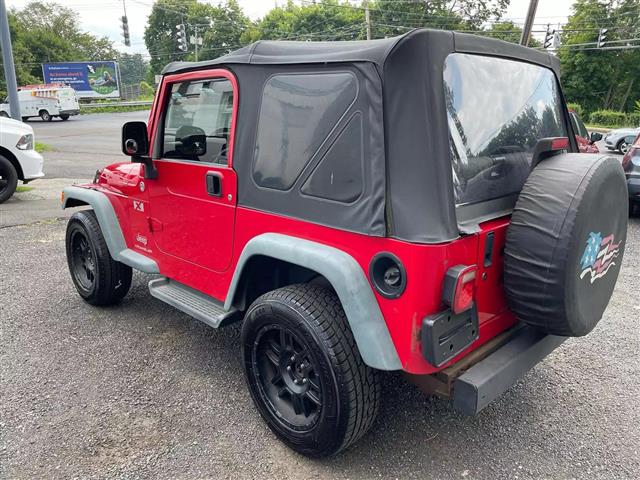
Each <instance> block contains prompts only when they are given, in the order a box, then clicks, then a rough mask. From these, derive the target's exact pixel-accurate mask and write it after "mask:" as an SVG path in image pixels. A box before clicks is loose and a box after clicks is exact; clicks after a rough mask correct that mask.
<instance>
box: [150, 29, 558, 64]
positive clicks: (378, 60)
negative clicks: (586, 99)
mask: <svg viewBox="0 0 640 480" xmlns="http://www.w3.org/2000/svg"><path fill="white" fill-rule="evenodd" d="M443 33H444V34H445V35H446V36H451V37H452V38H453V43H454V45H455V46H456V47H459V48H460V49H462V50H465V51H469V53H471V51H476V52H477V53H484V54H494V55H497V56H504V57H513V58H519V59H521V60H525V61H529V62H531V63H538V64H541V65H544V66H548V67H549V66H552V61H553V60H554V59H555V57H553V56H551V55H549V54H547V53H545V52H541V51H536V50H532V49H530V48H526V47H522V46H520V45H516V44H514V43H509V42H504V41H502V40H495V39H492V38H486V37H480V36H476V35H469V34H465V33H456V32H451V31H443V30H430V29H424V28H422V29H414V30H411V31H409V32H407V33H405V34H403V35H399V36H397V37H390V38H382V39H377V40H356V41H351V40H350V41H334V42H300V41H283V40H259V41H257V42H254V43H252V44H250V45H247V46H245V47H242V48H240V49H238V50H235V51H233V52H231V53H229V54H227V55H224V56H222V57H218V58H215V59H213V60H203V61H201V62H172V63H170V64H168V65H167V66H166V67H165V68H164V69H163V70H162V73H163V74H169V73H176V72H184V71H189V70H200V69H204V68H207V67H215V66H219V65H225V64H227V65H231V64H253V65H277V64H280V65H290V64H309V63H352V62H371V63H374V64H376V65H377V66H378V67H379V68H382V67H383V66H384V64H385V62H386V60H387V58H389V57H390V56H393V55H394V49H395V47H396V46H399V45H400V44H402V43H404V42H406V41H408V40H409V39H410V38H411V37H413V36H416V35H418V36H424V35H426V36H431V35H435V36H434V37H433V39H432V40H433V41H437V39H439V38H442V34H443ZM454 48H455V47H454ZM455 49H456V50H458V48H455Z"/></svg>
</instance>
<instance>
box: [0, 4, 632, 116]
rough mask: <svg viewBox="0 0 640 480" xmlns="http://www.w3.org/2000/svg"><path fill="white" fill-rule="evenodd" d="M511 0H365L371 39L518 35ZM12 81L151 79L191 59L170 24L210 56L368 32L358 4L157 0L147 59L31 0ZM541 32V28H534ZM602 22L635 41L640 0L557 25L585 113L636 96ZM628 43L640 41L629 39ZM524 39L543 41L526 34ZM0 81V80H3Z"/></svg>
mask: <svg viewBox="0 0 640 480" xmlns="http://www.w3.org/2000/svg"><path fill="white" fill-rule="evenodd" d="M508 5H509V0H428V1H427V0H415V1H403V2H399V1H395V0H370V1H369V8H370V19H371V37H372V38H382V37H388V36H393V35H398V34H402V33H404V32H407V31H409V30H410V29H412V28H417V27H430V28H440V29H448V30H457V31H464V32H469V33H476V34H480V35H484V36H489V37H492V38H498V39H502V40H506V41H509V42H518V41H519V39H520V35H521V28H520V27H519V26H518V25H516V24H514V23H513V22H510V21H503V20H501V19H502V17H503V15H504V13H505V11H506V8H507V7H508ZM9 21H10V26H11V35H12V39H13V47H14V56H15V59H16V70H17V74H18V80H19V82H20V83H21V84H25V83H33V82H37V81H41V79H42V78H41V75H42V71H41V63H43V62H47V61H73V60H79V61H83V60H117V61H119V62H120V67H121V68H120V70H121V77H122V83H123V84H125V85H126V84H134V83H139V82H140V81H141V80H142V79H146V80H147V82H149V83H152V82H153V77H154V75H156V74H158V73H159V72H160V71H161V70H162V68H163V67H164V66H165V65H166V64H167V63H170V62H172V61H176V60H187V61H189V60H195V48H194V45H192V44H191V43H189V44H188V50H187V51H186V52H183V51H181V50H180V49H179V48H178V41H177V35H176V34H177V30H176V25H178V24H184V25H185V27H186V33H187V38H190V37H191V36H194V35H195V33H196V28H197V30H198V35H199V36H200V37H202V39H203V42H202V45H201V46H200V47H199V52H198V58H199V59H200V60H206V59H211V58H216V57H219V56H221V55H224V54H226V53H228V52H230V51H233V50H235V49H237V48H239V47H241V46H244V45H247V44H249V43H251V42H254V41H256V40H260V39H280V40H301V41H331V40H362V39H365V38H366V36H367V29H366V24H365V8H364V4H363V2H348V1H346V0H315V1H313V0H301V1H297V2H295V3H294V2H292V1H289V2H288V3H286V4H284V5H282V6H279V7H275V8H273V9H271V10H270V11H269V12H268V13H267V14H266V15H265V16H264V17H263V18H261V19H258V20H255V21H252V20H251V19H249V18H248V17H247V16H246V15H245V14H244V12H243V11H242V9H241V8H240V6H239V5H238V3H237V1H236V0H226V1H225V2H221V3H220V4H219V5H212V4H210V3H204V2H202V1H199V0H156V1H155V3H154V4H153V7H152V9H151V13H150V15H149V17H148V21H147V24H146V27H145V33H144V41H145V45H146V47H147V50H148V56H147V55H145V56H143V55H141V54H127V53H121V52H118V51H117V50H116V49H115V48H114V46H113V42H112V41H110V40H109V39H107V38H105V37H97V36H94V35H92V34H89V33H86V32H83V31H82V29H81V27H80V24H79V19H78V15H77V13H76V12H74V11H73V10H72V9H70V8H67V7H64V6H61V5H57V4H54V3H50V2H44V1H40V0H35V1H32V2H30V3H29V4H27V6H26V7H25V8H23V9H21V10H18V9H12V10H11V11H10V13H9ZM536 28H537V29H540V27H539V26H538V27H536ZM600 28H608V32H607V44H606V45H605V46H606V47H611V46H619V47H624V46H625V45H626V44H625V43H624V42H623V40H627V39H634V38H640V0H607V1H603V0H576V1H575V3H574V5H573V7H572V12H571V15H570V17H569V19H568V22H567V24H566V25H564V26H563V28H562V34H561V46H560V48H559V49H558V51H557V55H558V57H559V59H560V61H561V66H562V75H563V85H564V90H565V93H566V96H567V98H568V99H569V101H571V102H577V103H578V104H579V105H581V106H582V109H583V110H584V114H585V116H587V115H588V114H589V113H591V112H593V111H596V110H602V109H613V110H621V111H626V112H630V111H632V110H633V108H634V103H635V102H636V101H638V99H639V98H640V49H638V48H635V49H633V48H628V49H615V50H609V49H607V48H605V49H598V48H596V42H597V40H598V33H599V29H600ZM630 45H640V43H631V44H630ZM530 46H533V47H535V48H541V45H540V44H539V43H538V42H536V41H535V40H532V43H531V45H530ZM0 88H1V85H0Z"/></svg>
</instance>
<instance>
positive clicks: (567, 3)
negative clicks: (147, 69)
mask: <svg viewBox="0 0 640 480" xmlns="http://www.w3.org/2000/svg"><path fill="white" fill-rule="evenodd" d="M54 1H56V2H57V3H59V4H61V5H64V6H65V7H69V8H72V9H74V10H76V11H77V12H78V13H79V14H80V21H81V26H82V29H83V30H85V31H87V32H90V33H93V34H94V35H98V36H107V37H109V38H110V39H111V40H113V41H114V42H115V47H116V48H117V49H118V50H121V51H124V52H130V53H145V52H146V48H145V45H144V40H143V35H144V27H145V24H146V20H147V16H148V15H149V13H150V12H151V7H152V5H153V3H154V0H125V1H126V8H127V16H128V17H129V31H130V34H131V47H129V48H127V47H125V46H124V45H123V44H122V43H121V41H122V37H121V33H120V17H121V16H122V14H123V4H122V0H54ZM200 1H201V2H203V3H211V4H214V5H217V4H218V3H220V2H219V0H200ZM28 2H29V0H6V4H7V7H9V8H11V7H17V8H22V7H24V6H25V5H26V4H27V3H28ZM238 3H239V4H240V6H241V7H242V9H243V10H244V12H245V14H246V15H248V16H249V17H250V18H252V19H254V20H255V19H258V18H260V17H262V16H264V15H265V14H266V13H267V12H268V11H269V10H270V9H271V8H273V7H274V6H275V5H283V4H284V3H286V0H238ZM296 3H299V2H298V1H296ZM572 4H573V0H539V3H538V10H537V14H536V23H544V24H546V23H551V24H552V25H554V24H557V23H558V22H560V23H563V22H565V21H566V19H567V16H568V15H569V14H570V13H571V5H572ZM528 5H529V1H528V0H511V5H510V6H509V8H508V10H507V13H506V15H505V18H507V19H513V20H514V21H516V22H520V23H521V22H523V21H524V18H525V16H526V14H527V7H528ZM541 28H543V27H540V26H536V27H535V28H534V29H538V30H539V29H541Z"/></svg>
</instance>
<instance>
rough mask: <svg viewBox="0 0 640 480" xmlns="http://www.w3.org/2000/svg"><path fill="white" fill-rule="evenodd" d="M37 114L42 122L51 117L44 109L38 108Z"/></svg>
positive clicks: (47, 120)
mask: <svg viewBox="0 0 640 480" xmlns="http://www.w3.org/2000/svg"><path fill="white" fill-rule="evenodd" d="M39 115H40V118H41V119H42V121H43V122H50V121H51V120H52V119H53V117H52V116H51V114H50V113H49V112H48V111H46V110H40V113H39Z"/></svg>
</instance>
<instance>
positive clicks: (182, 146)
mask: <svg viewBox="0 0 640 480" xmlns="http://www.w3.org/2000/svg"><path fill="white" fill-rule="evenodd" d="M176 153H178V154H180V155H182V156H185V157H200V156H202V155H204V154H205V153H207V135H206V134H205V133H204V130H203V129H202V128H200V127H194V126H193V125H182V126H181V127H180V128H178V131H177V132H176Z"/></svg>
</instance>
